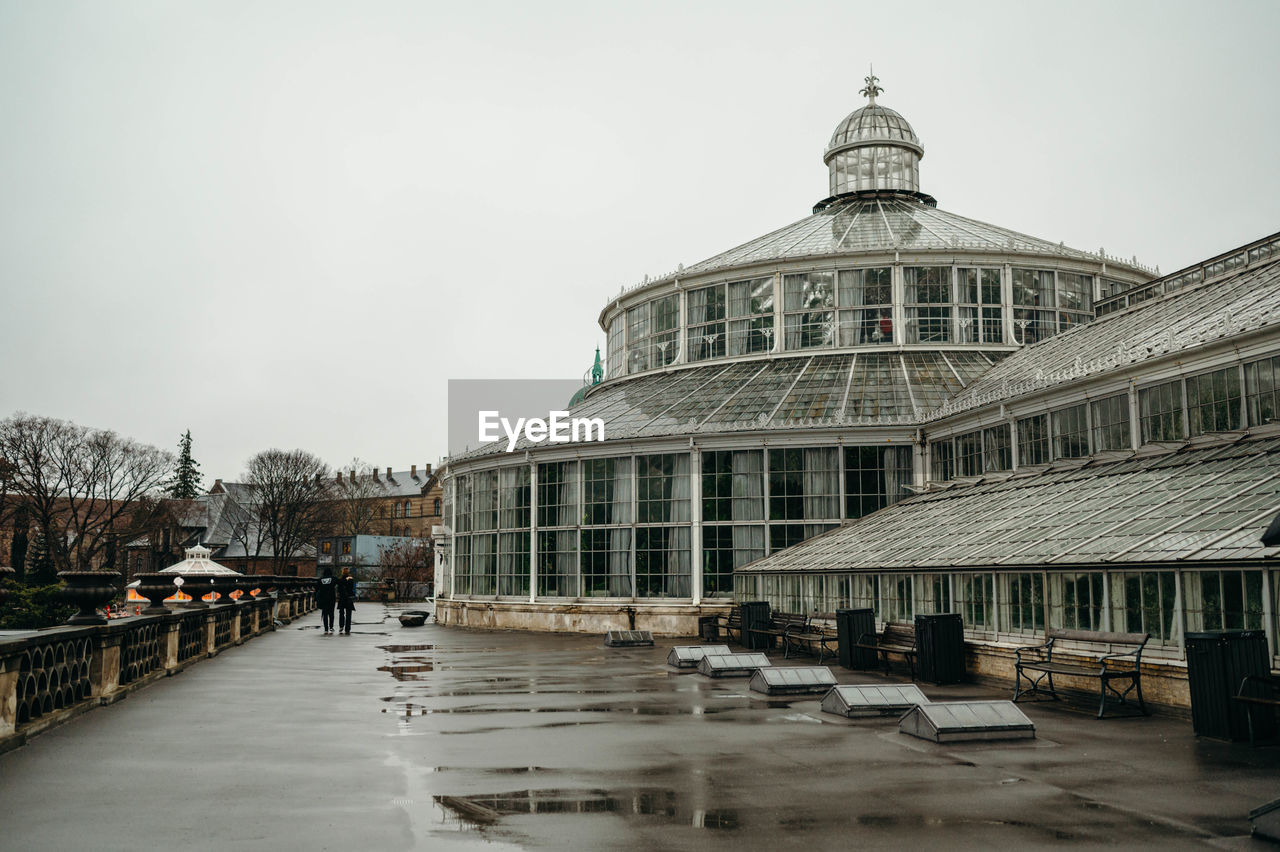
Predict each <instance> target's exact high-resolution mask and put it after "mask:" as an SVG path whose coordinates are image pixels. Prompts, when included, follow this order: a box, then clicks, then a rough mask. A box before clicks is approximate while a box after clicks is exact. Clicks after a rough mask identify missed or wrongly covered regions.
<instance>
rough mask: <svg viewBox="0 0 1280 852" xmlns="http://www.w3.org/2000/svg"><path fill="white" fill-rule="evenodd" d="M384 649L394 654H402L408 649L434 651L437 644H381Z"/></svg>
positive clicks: (380, 646)
mask: <svg viewBox="0 0 1280 852" xmlns="http://www.w3.org/2000/svg"><path fill="white" fill-rule="evenodd" d="M378 647H379V648H380V649H382V650H383V651H390V652H391V653H393V654H400V653H404V652H406V651H433V650H435V647H436V646H435V645H379V646H378Z"/></svg>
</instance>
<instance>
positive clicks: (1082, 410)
mask: <svg viewBox="0 0 1280 852" xmlns="http://www.w3.org/2000/svg"><path fill="white" fill-rule="evenodd" d="M1087 408H1088V407H1087V406H1086V405H1085V404H1084V403H1081V404H1080V405H1073V406H1071V407H1070V408H1060V409H1058V410H1057V411H1055V412H1053V457H1054V458H1055V459H1078V458H1083V457H1084V456H1087V455H1089V420H1088V414H1087V413H1086V412H1087Z"/></svg>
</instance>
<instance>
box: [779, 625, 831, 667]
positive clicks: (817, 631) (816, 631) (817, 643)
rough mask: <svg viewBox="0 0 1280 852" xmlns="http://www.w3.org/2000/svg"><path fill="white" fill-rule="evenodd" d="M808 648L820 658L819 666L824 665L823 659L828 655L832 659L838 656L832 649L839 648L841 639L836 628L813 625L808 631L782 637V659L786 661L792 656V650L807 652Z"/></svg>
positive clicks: (795, 632)
mask: <svg viewBox="0 0 1280 852" xmlns="http://www.w3.org/2000/svg"><path fill="white" fill-rule="evenodd" d="M806 646H807V647H808V651H809V653H811V654H815V655H817V657H818V665H822V658H823V657H824V656H826V655H827V654H830V655H831V656H832V657H835V656H837V655H838V651H833V650H832V648H833V647H835V648H839V637H838V636H837V634H836V629H835V628H834V627H819V626H817V625H814V624H813V623H810V624H809V627H808V629H806V630H804V631H793V632H791V633H787V634H785V635H784V636H783V637H782V658H783V659H784V660H785V659H786V658H787V657H788V656H790V652H791V649H792V648H795V649H796V650H797V651H802V650H805V648H806Z"/></svg>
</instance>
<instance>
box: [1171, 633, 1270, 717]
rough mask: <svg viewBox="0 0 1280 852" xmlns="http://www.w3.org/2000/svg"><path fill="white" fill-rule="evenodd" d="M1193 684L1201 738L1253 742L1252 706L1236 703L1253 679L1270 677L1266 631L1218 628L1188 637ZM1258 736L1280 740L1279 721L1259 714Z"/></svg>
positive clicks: (1189, 674)
mask: <svg viewBox="0 0 1280 852" xmlns="http://www.w3.org/2000/svg"><path fill="white" fill-rule="evenodd" d="M1186 638H1187V686H1188V688H1189V690H1190V692H1191V726H1192V728H1193V729H1194V730H1195V732H1196V736H1198V737H1211V738H1213V739H1217V740H1247V739H1249V716H1248V708H1247V707H1246V705H1245V704H1244V703H1243V702H1240V701H1236V700H1235V695H1236V693H1237V691H1238V690H1239V689H1240V682H1241V681H1243V680H1244V679H1245V677H1246V676H1248V675H1264V676H1265V675H1268V674H1270V672H1271V661H1270V659H1269V654H1268V653H1267V634H1266V632H1265V631H1262V630H1213V631H1206V632H1202V633H1188V634H1187V637H1186ZM1253 724H1254V736H1255V737H1257V738H1258V739H1266V738H1270V737H1272V736H1275V728H1276V723H1275V717H1274V716H1272V715H1271V714H1270V713H1255V714H1254V719H1253Z"/></svg>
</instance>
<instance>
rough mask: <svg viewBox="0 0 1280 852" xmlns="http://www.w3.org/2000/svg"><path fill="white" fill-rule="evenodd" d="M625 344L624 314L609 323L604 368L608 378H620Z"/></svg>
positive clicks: (625, 323) (625, 322)
mask: <svg viewBox="0 0 1280 852" xmlns="http://www.w3.org/2000/svg"><path fill="white" fill-rule="evenodd" d="M626 343H627V318H626V315H625V314H620V315H618V316H616V317H614V318H613V322H611V323H609V351H608V360H607V363H606V364H605V366H606V367H607V368H608V371H609V378H613V377H614V376H621V375H622V373H623V367H624V365H625V363H626V362H625V361H624V360H623V358H622V353H623V352H624V351H625V350H626V348H627V347H626Z"/></svg>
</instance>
